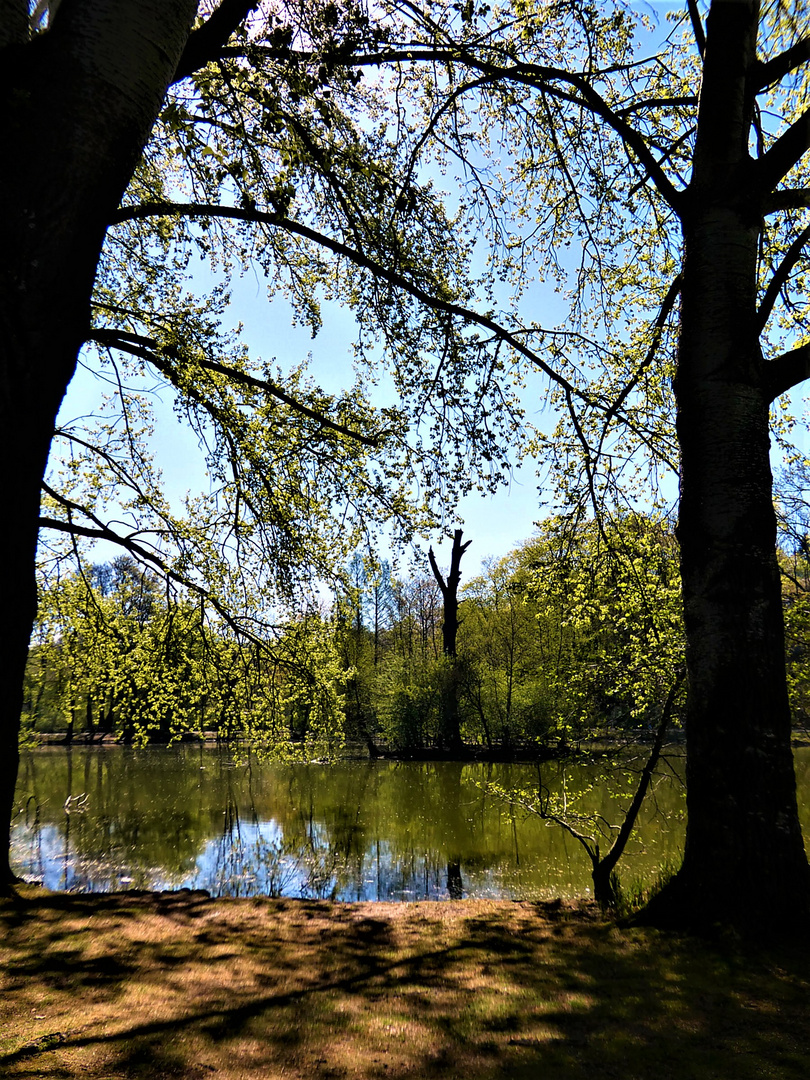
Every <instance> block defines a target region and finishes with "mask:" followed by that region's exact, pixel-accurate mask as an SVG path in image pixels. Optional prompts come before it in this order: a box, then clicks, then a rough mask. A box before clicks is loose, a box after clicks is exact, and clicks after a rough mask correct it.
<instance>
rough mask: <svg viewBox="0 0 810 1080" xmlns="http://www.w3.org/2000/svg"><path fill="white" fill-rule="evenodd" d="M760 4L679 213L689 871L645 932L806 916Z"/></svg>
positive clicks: (722, 63)
mask: <svg viewBox="0 0 810 1080" xmlns="http://www.w3.org/2000/svg"><path fill="white" fill-rule="evenodd" d="M758 16H759V13H758V5H757V3H756V2H755V0H745V2H739V3H734V4H728V3H726V4H714V5H713V7H712V10H711V14H710V16H709V20H708V25H707V48H706V61H705V68H704V80H703V87H702V93H701V106H700V113H699V120H698V137H697V144H696V149H695V162H694V171H693V179H692V182H691V184H690V188H689V191H688V202H687V205H686V208H685V212H684V213H683V223H684V275H683V291H682V312H681V334H680V346H679V357H678V369H677V380H676V394H677V402H678V418H677V427H678V437H679V441H680V446H681V462H682V464H681V503H680V520H679V525H678V539H679V542H680V546H681V571H682V577H683V595H684V617H685V626H686V635H687V672H688V699H687V712H686V730H687V808H688V825H687V833H686V847H685V853H684V862H683V867H682V869H681V871H680V872H679V874H678V875H677V876H676V878H675V879H674V880H673V882H672V883H671V884H670V885H669V886H668V887H667V888H665V890H664V891H663V892H662V893H661V894H660V896H659V897H658V899H657V900H656V901H654V902H653V904H652V905H651V906H650V909H649V912H648V918H649V919H650V920H651V921H657V922H659V923H661V922H670V923H677V924H681V925H684V924H687V925H689V924H691V925H695V924H697V925H707V924H712V923H714V922H717V921H723V922H732V923H734V924H736V925H738V926H740V927H742V928H746V929H757V928H758V925H759V924H760V923H761V922H762V921H766V920H774V921H776V922H778V923H780V924H781V925H783V926H784V925H786V924H787V923H790V924H794V925H795V922H796V921H797V920H798V921H799V922H803V923H804V924H805V926H806V920H807V918H808V916H810V876H809V875H808V864H807V859H806V856H805V852H804V844H803V841H802V834H801V829H800V826H799V819H798V812H797V805H796V785H795V778H794V771H793V758H792V752H791V745H790V734H791V726H790V709H789V705H788V696H787V686H786V678H785V653H784V630H783V622H782V601H781V588H780V579H779V571H778V566H777V562H776V553H775V547H776V520H775V515H774V510H773V501H772V492H771V471H770V460H769V449H770V446H769V406H770V394H769V392H768V378H767V372H766V364H765V361H764V360H763V356H762V352H761V349H760V345H759V335H758V327H757V319H756V301H757V252H758V243H759V236H760V229H761V210H760V198H761V196H760V195H759V194H758V193H757V190H756V186H755V185H754V184H753V182H752V181H751V177H750V175H749V172H750V170H751V167H752V164H753V163H752V162H751V159H750V157H749V153H748V145H747V139H748V132H749V130H750V122H751V109H752V107H753V96H752V94H751V92H750V87H749V86H748V83H747V80H748V79H750V77H751V71H752V69H753V64H754V61H755V42H756V32H757V23H758Z"/></svg>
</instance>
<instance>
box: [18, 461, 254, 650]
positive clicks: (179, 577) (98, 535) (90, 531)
mask: <svg viewBox="0 0 810 1080" xmlns="http://www.w3.org/2000/svg"><path fill="white" fill-rule="evenodd" d="M42 490H43V491H44V492H45V493H46V494H47V495H49V496H50V497H51V498H52V499H53V500H54V501H55V502H57V503H59V505H60V506H63V507H64V508H65V510H66V511H67V515H68V520H67V521H64V520H62V519H61V518H53V517H47V516H44V515H43V516H41V517H40V519H39V527H40V528H41V529H52V530H54V531H55V532H63V533H67V534H68V535H69V536H74V537H75V536H83V537H86V538H87V539H89V540H106V541H107V542H108V543H111V544H115V545H117V546H118V547H121V548H123V549H124V550H125V551H128V552H129V553H130V554H131V555H134V556H135V558H137V559H138V560H139V561H140V562H141V563H145V564H147V565H149V566H153V567H155V568H156V569H158V570H159V571H160V573H161V574H162V575H163V576H164V578H166V580H167V581H173V582H174V583H175V584H176V585H180V586H182V587H183V588H184V589H189V590H190V591H191V592H194V593H196V594H197V596H199V597H201V598H202V599H203V600H205V601H206V603H208V604H210V605H211V607H212V608H213V609H214V611H216V613H217V614H218V615H219V616H220V617H221V618H222V619H223V620H224V622H226V623H227V624H228V626H230V628H231V629H232V630H233V631H234V632H235V633H236V634H238V635H239V636H240V637H242V638H246V639H247V640H248V641H250V642H252V643H253V644H255V645H258V646H259V647H260V648H261V649H263V650H267V651H270V650H268V649H267V641H266V639H264V638H262V637H260V636H258V635H257V634H254V633H253V632H252V631H251V630H248V629H246V628H245V627H244V626H242V625H241V623H239V622H238V621H237V620H236V619H235V618H234V617H233V615H231V614H230V612H229V611H228V609H227V608H226V607H225V606H224V605H223V604H222V603H221V602H220V601H219V600H218V599H217V598H216V596H214V594H213V593H211V592H210V591H209V590H208V589H206V588H205V587H204V586H202V585H198V584H197V583H196V582H194V581H191V580H190V579H189V578H187V577H186V576H185V575H183V574H180V573H178V572H177V571H176V570H173V569H172V568H171V567H170V566H169V565H168V563H166V562H165V560H163V559H162V558H161V557H160V556H159V555H157V554H156V553H155V552H154V551H150V549H149V548H147V547H144V545H143V544H139V543H138V542H137V541H136V540H134V539H133V538H132V536H122V535H121V534H120V533H117V532H115V531H114V530H113V529H111V528H110V527H109V525H105V524H104V522H102V521H101V520H100V519H99V518H97V517H96V515H95V514H93V513H92V511H90V510H88V509H87V508H86V507H84V506H81V505H79V503H75V502H73V501H72V500H70V499H67V498H65V496H64V495H60V494H59V492H57V491H54V489H53V488H51V487H49V486H48V484H46V483H45V482H44V481H43V484H42ZM76 512H78V513H80V514H82V515H83V516H84V517H86V518H87V519H88V521H91V522H92V523H93V525H92V527H91V526H89V525H79V524H77V523H76V522H74V521H73V520H72V518H73V514H74V513H76ZM271 655H272V652H271Z"/></svg>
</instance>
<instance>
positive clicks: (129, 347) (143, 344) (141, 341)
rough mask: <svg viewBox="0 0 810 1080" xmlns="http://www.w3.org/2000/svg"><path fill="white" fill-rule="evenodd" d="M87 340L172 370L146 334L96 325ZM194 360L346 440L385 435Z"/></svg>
mask: <svg viewBox="0 0 810 1080" xmlns="http://www.w3.org/2000/svg"><path fill="white" fill-rule="evenodd" d="M87 340H88V341H95V342H96V343H97V344H99V345H104V346H105V347H107V348H114V349H121V350H123V351H124V352H128V353H131V354H132V355H135V356H140V357H141V358H142V359H145V360H148V361H149V363H151V364H153V365H154V366H155V367H156V368H157V369H158V370H159V371H160V372H161V373H162V374H164V375H167V376H168V375H169V373H170V371H171V364H170V362H169V357H170V356H171V355H172V353H171V352H170V351H169V350H167V349H165V348H163V347H162V346H161V345H160V343H159V342H158V341H156V340H155V339H154V338H150V337H146V336H144V335H142V334H130V333H128V332H126V331H123V330H109V329H105V328H99V329H97V330H93V331H92V332H91V333H90V334H89V335H88V337H87ZM193 362H194V363H195V364H196V365H197V366H198V367H200V368H202V369H203V370H204V371H212V372H215V373H216V374H218V375H223V376H225V378H227V379H229V380H230V381H231V382H234V383H237V384H239V385H241V386H249V387H250V388H251V389H253V390H261V391H262V392H264V393H267V394H269V395H270V396H271V397H274V398H276V399H277V400H278V401H281V402H283V403H284V404H285V405H287V406H289V408H291V409H293V410H294V411H295V412H297V413H300V414H301V415H302V416H306V417H307V418H308V419H309V420H314V421H315V422H316V423H317V424H320V425H321V427H324V428H327V429H328V430H330V431H334V432H335V433H336V434H338V435H343V436H345V437H346V438H347V439H353V440H354V441H356V442H359V443H361V444H362V445H363V446H368V447H370V448H372V449H377V448H378V447H379V446H380V443H381V441H382V440H383V438H384V437H385V436H386V435H387V434H388V432H387V431H381V432H378V433H377V434H376V435H363V434H361V433H360V432H359V431H354V430H353V429H352V428H348V427H346V426H345V425H344V424H339V423H337V422H336V421H335V420H330V419H329V417H328V416H324V415H323V413H320V412H318V411H317V410H316V409H311V408H310V407H309V406H308V405H305V404H304V403H303V402H302V401H299V400H298V399H297V398H295V397H293V396H292V394H288V393H287V392H286V391H285V390H282V389H281V387H280V386H279V385H278V384H277V383H276V382H274V381H273V380H271V379H257V378H256V377H255V376H254V375H249V374H248V373H247V372H245V371H239V370H238V369H237V368H233V367H230V366H228V365H227V364H219V363H217V362H216V361H215V360H204V359H195V360H194V361H193Z"/></svg>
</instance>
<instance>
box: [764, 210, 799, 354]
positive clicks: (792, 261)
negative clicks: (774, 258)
mask: <svg viewBox="0 0 810 1080" xmlns="http://www.w3.org/2000/svg"><path fill="white" fill-rule="evenodd" d="M808 240H810V225H808V226H807V228H805V229H802V231H801V232H800V233H799V235H798V236H797V237H796V239H795V240H794V241H793V243H792V244H791V245H790V247H789V248H788V250H787V252H786V253H785V257H784V258H783V259H782V261H781V263H780V264H779V266H778V267H777V268H776V271H775V272H774V275H773V277H772V278H771V280H770V281H769V282H768V288H767V289H766V290H765V295H764V296H763V297H762V303H761V304H760V305H759V311H758V312H757V322H756V327H757V334H761V333H762V331H763V330H764V329H765V324H766V323H767V321H768V319H769V318H770V317H771V312H772V311H773V306H774V304H775V303H776V301H777V299H778V297H779V293H780V292H781V291H782V288H783V287H784V285H785V284H786V283H787V280H788V278H789V277H790V272H791V270H792V269H793V267H794V266H795V265H796V263H797V262H798V261H799V259H800V258H801V256H802V252H803V251H804V249H805V247H806V245H807V242H808Z"/></svg>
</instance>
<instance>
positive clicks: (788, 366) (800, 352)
mask: <svg viewBox="0 0 810 1080" xmlns="http://www.w3.org/2000/svg"><path fill="white" fill-rule="evenodd" d="M766 379H767V389H768V391H769V397H768V400H769V401H774V400H775V399H776V398H778V397H779V396H780V394H784V393H785V392H786V391H788V390H790V389H791V387H793V386H798V384H799V383H800V382H804V380H805V379H810V344H808V345H800V346H799V347H798V348H797V349H791V350H790V352H786V353H782V355H781V356H777V357H776V358H775V359H773V360H770V361H769V362H768V364H767V365H766Z"/></svg>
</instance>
